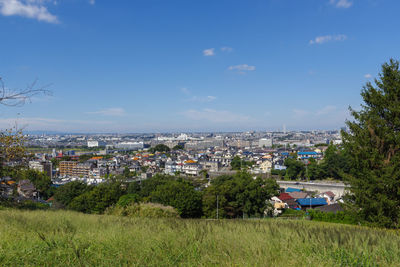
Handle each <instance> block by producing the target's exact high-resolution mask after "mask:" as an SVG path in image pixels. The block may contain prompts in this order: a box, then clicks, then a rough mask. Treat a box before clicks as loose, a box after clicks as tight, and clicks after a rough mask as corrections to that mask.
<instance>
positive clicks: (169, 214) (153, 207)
mask: <svg viewBox="0 0 400 267" xmlns="http://www.w3.org/2000/svg"><path fill="white" fill-rule="evenodd" d="M105 213H106V214H108V215H117V216H128V217H141V218H179V213H178V212H177V210H176V209H174V208H173V207H171V206H163V205H161V204H157V203H133V204H130V205H128V206H126V207H122V206H118V205H117V206H114V207H110V208H108V209H107V210H106V212H105Z"/></svg>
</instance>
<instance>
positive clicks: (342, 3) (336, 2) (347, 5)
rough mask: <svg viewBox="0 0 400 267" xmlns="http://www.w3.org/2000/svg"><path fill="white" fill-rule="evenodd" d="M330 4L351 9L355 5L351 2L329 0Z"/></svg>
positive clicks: (346, 0) (347, 0)
mask: <svg viewBox="0 0 400 267" xmlns="http://www.w3.org/2000/svg"><path fill="white" fill-rule="evenodd" d="M329 3H330V4H331V5H334V6H335V7H337V8H349V7H351V6H352V5H353V2H352V1H349V0H329Z"/></svg>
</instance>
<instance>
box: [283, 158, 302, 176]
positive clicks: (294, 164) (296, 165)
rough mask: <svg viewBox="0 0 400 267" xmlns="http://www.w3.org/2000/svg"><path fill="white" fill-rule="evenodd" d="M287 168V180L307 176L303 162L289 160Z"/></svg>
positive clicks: (286, 162) (287, 160)
mask: <svg viewBox="0 0 400 267" xmlns="http://www.w3.org/2000/svg"><path fill="white" fill-rule="evenodd" d="M285 166H286V167H287V168H286V174H285V176H286V178H289V179H291V180H295V179H297V178H301V177H303V176H304V174H305V165H304V163H303V162H301V161H298V160H296V159H294V158H287V159H286V160H285Z"/></svg>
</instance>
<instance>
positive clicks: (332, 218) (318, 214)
mask: <svg viewBox="0 0 400 267" xmlns="http://www.w3.org/2000/svg"><path fill="white" fill-rule="evenodd" d="M308 213H309V215H310V218H311V220H315V221H321V222H332V223H345V224H358V222H359V221H358V220H357V218H356V217H354V216H353V215H351V214H349V213H348V212H346V211H338V212H337V213H333V212H322V211H320V210H309V211H308Z"/></svg>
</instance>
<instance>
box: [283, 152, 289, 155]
mask: <svg viewBox="0 0 400 267" xmlns="http://www.w3.org/2000/svg"><path fill="white" fill-rule="evenodd" d="M281 155H282V156H289V152H282V153H281Z"/></svg>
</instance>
